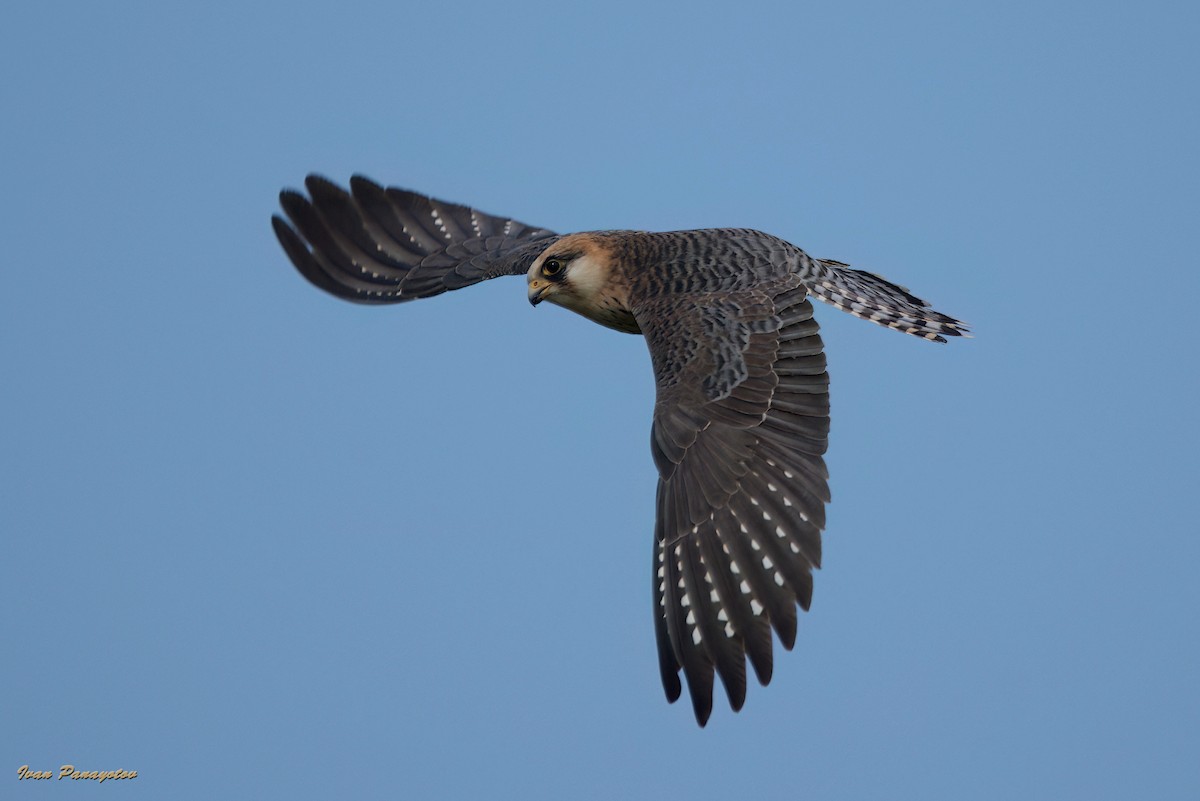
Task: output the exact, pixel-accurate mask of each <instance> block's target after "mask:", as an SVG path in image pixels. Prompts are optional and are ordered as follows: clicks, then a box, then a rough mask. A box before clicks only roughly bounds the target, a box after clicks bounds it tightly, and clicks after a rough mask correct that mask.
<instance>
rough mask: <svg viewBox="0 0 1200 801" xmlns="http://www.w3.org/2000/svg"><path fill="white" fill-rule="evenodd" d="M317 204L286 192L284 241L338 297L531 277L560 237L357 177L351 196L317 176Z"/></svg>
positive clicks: (408, 295)
mask: <svg viewBox="0 0 1200 801" xmlns="http://www.w3.org/2000/svg"><path fill="white" fill-rule="evenodd" d="M304 183H305V186H306V187H307V188H308V192H309V194H310V195H311V196H312V198H311V200H310V199H309V198H306V197H304V195H302V194H300V193H298V192H293V191H290V190H284V191H283V192H280V193H279V202H280V205H282V206H283V210H284V211H285V212H286V213H287V216H288V218H289V219H290V220H291V225H289V224H288V223H287V222H285V221H284V220H283V218H281V217H279V216H278V215H275V216H273V217H272V218H271V224H272V225H273V226H274V228H275V235H276V236H277V237H279V244H281V245H283V249H284V250H285V251H286V252H287V255H288V258H290V259H291V260H292V264H294V265H296V269H297V270H299V271H300V273H301V275H303V276H304V277H305V278H307V279H308V280H309V281H311V282H312V283H313V284H315V285H316V286H318V287H320V288H321V289H324V290H325V291H326V292H329V293H331V294H333V295H337V296H338V297H339V298H344V299H346V300H352V301H356V302H359V303H400V302H403V301H406V300H413V299H415V298H427V297H431V296H433V295H439V294H441V293H442V292H445V291H447V290H450V289H460V288H461V287H464V286H469V285H471V284H475V283H478V282H480V281H483V280H485V279H488V278H495V277H496V276H500V275H523V274H524V273H525V272H526V271H527V270H528V269H529V265H530V264H532V263H533V261H534V260H535V259H536V258H537V257H538V255H539V254H540V253H541V252H542V251H543V250H545V249H546V247H547V246H549V245H550V243H552V242H554V241H555V240H556V239H558V236H557V235H556V234H554V232H552V231H547V230H545V229H542V228H534V227H532V226H528V225H525V224H524V223H520V222H517V221H516V220H510V219H507V218H504V217H493V216H492V215H490V214H484V213H483V212H481V211H477V210H475V209H472V208H468V207H467V206H460V205H457V204H454V203H447V202H445V201H442V200H435V199H434V198H430V197H426V196H424V195H418V194H416V193H415V192H409V191H408V190H405V189H396V188H394V187H391V188H388V189H384V188H383V187H381V186H379V185H378V184H375V183H373V182H371V181H369V180H368V179H366V178H363V177H362V176H360V175H356V176H354V177H353V178H351V179H350V192H349V193H348V192H346V191H345V190H344V189H342V188H341V187H339V186H337V185H336V184H333V183H331V182H330V181H327V180H325V179H324V178H321V177H320V176H317V175H310V176H308V178H307V179H306V180H305V182H304ZM293 226H294V228H293Z"/></svg>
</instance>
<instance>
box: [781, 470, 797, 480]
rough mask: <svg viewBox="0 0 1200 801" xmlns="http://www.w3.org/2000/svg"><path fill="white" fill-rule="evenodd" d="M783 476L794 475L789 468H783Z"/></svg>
mask: <svg viewBox="0 0 1200 801" xmlns="http://www.w3.org/2000/svg"><path fill="white" fill-rule="evenodd" d="M783 477H784V478H795V476H794V475H792V471H791V470H784V471H783Z"/></svg>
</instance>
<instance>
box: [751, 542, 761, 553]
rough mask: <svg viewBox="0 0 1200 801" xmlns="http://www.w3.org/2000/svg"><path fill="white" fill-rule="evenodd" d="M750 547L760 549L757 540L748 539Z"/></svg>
mask: <svg viewBox="0 0 1200 801" xmlns="http://www.w3.org/2000/svg"><path fill="white" fill-rule="evenodd" d="M750 547H751V548H753V549H754V550H756V551H761V550H762V546H761V545H759V544H758V540H753V539H752V540H750Z"/></svg>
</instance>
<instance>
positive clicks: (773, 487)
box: [767, 481, 779, 492]
mask: <svg viewBox="0 0 1200 801" xmlns="http://www.w3.org/2000/svg"><path fill="white" fill-rule="evenodd" d="M767 489H769V490H770V491H771V492H779V488H778V487H776V486H775V485H774V484H772V483H771V482H770V481H768V482H767Z"/></svg>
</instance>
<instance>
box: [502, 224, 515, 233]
mask: <svg viewBox="0 0 1200 801" xmlns="http://www.w3.org/2000/svg"><path fill="white" fill-rule="evenodd" d="M512 227H513V221H512V220H505V221H504V231H503V232H502V233H503V234H504V235H505V236H508V235H509V234H511V233H512Z"/></svg>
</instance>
